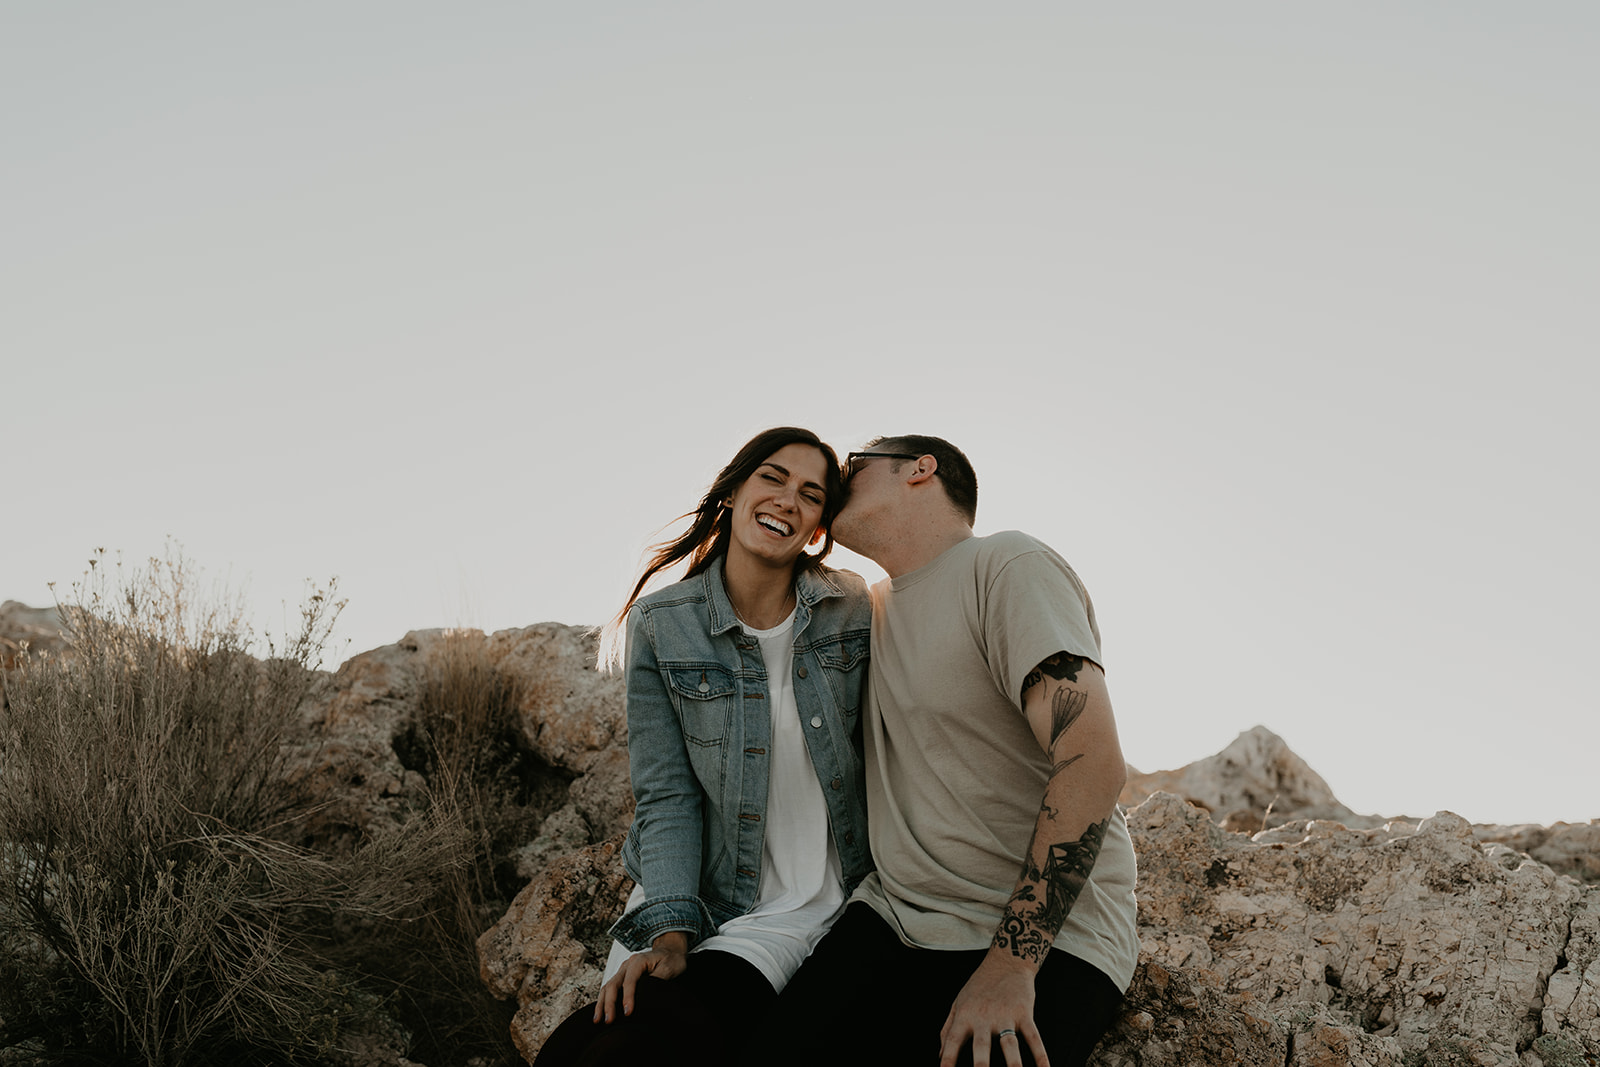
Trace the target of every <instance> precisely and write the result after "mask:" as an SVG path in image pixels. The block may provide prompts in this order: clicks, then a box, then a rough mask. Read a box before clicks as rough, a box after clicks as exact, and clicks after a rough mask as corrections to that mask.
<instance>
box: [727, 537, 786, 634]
mask: <svg viewBox="0 0 1600 1067" xmlns="http://www.w3.org/2000/svg"><path fill="white" fill-rule="evenodd" d="M722 583H723V586H724V588H725V589H726V590H727V592H728V600H729V601H730V602H732V604H733V613H734V614H735V615H737V616H738V617H739V621H740V622H742V623H744V624H745V625H746V626H748V627H750V628H751V629H752V630H770V629H772V628H773V627H774V626H776V625H778V624H779V623H780V622H782V621H783V620H784V619H786V618H788V617H789V611H790V609H791V608H793V607H794V571H793V569H791V568H788V567H783V568H775V567H767V566H763V565H761V564H759V563H756V562H755V561H753V560H749V559H744V558H738V559H736V558H734V556H733V555H732V554H730V555H729V556H728V558H727V559H726V560H724V561H723V566H722Z"/></svg>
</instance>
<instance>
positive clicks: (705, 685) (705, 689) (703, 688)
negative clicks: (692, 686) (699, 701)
mask: <svg viewBox="0 0 1600 1067" xmlns="http://www.w3.org/2000/svg"><path fill="white" fill-rule="evenodd" d="M700 692H702V693H709V692H711V683H710V682H701V683H700Z"/></svg>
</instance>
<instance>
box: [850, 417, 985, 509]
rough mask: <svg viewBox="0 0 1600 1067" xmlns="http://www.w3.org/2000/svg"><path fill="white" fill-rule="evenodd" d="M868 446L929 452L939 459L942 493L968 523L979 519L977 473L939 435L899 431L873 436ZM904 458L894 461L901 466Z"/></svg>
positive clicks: (968, 462) (896, 466)
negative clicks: (896, 433)
mask: <svg viewBox="0 0 1600 1067" xmlns="http://www.w3.org/2000/svg"><path fill="white" fill-rule="evenodd" d="M866 447H867V448H881V449H883V450H884V451H886V452H914V453H916V454H917V455H919V456H932V457H933V458H934V459H936V460H938V461H939V470H938V475H939V481H940V482H942V483H944V493H945V496H946V497H948V498H949V500H950V503H951V504H953V505H954V506H955V509H956V510H957V511H959V512H961V514H962V515H964V516H966V519H967V524H968V525H972V524H974V523H976V522H977V520H978V475H977V473H976V472H975V471H974V470H973V469H972V461H971V460H969V459H967V456H966V453H964V452H962V451H961V449H959V448H957V447H956V446H955V445H953V444H951V443H950V442H949V441H946V440H945V439H944V438H942V437H927V436H925V435H922V434H914V433H913V434H901V435H899V436H896V437H875V438H873V439H872V440H870V441H868V442H867V444H866ZM903 462H905V461H904V460H897V461H896V462H895V469H896V470H899V469H900V464H901V463H903Z"/></svg>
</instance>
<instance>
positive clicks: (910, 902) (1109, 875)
mask: <svg viewBox="0 0 1600 1067" xmlns="http://www.w3.org/2000/svg"><path fill="white" fill-rule="evenodd" d="M1063 651H1065V652H1069V653H1071V654H1072V655H1075V656H1082V657H1084V658H1085V659H1090V660H1093V661H1094V662H1095V663H1098V664H1101V665H1102V666H1103V665H1104V661H1103V660H1102V659H1101V655H1100V634H1099V631H1098V629H1097V628H1096V626H1095V622H1094V607H1093V605H1092V604H1091V603H1090V602H1089V594H1088V592H1087V591H1086V590H1085V589H1084V587H1083V583H1082V582H1081V581H1079V580H1078V576H1077V574H1075V573H1074V572H1073V570H1072V568H1071V567H1070V566H1068V565H1067V562H1066V561H1065V560H1064V559H1062V558H1061V557H1060V556H1059V555H1057V554H1056V553H1055V552H1054V551H1053V550H1052V549H1051V548H1050V547H1049V546H1048V545H1045V544H1044V543H1043V542H1041V541H1039V540H1037V539H1035V538H1033V537H1030V536H1028V535H1027V534H1024V533H1019V532H1017V531H1014V530H1012V531H1007V532H1005V533H997V534H993V535H990V536H988V537H973V538H969V539H968V540H966V541H963V542H961V543H960V544H958V545H956V546H955V547H953V548H951V549H949V550H948V551H946V552H944V553H943V554H942V555H940V556H939V557H938V558H937V559H935V560H934V561H933V562H931V563H928V564H927V565H925V566H923V567H920V568H918V569H917V570H915V571H912V572H911V573H909V574H903V575H901V576H900V577H899V578H894V579H888V580H885V581H882V582H879V583H878V584H877V585H875V586H873V588H872V667H871V676H870V681H869V684H868V689H867V705H866V707H867V713H866V716H865V720H864V723H865V727H864V733H865V744H866V772H867V814H868V824H869V826H870V828H871V833H872V855H873V859H874V860H876V862H877V865H878V869H877V871H875V872H874V873H873V874H871V875H869V876H868V877H867V879H866V880H865V881H864V882H863V883H862V884H861V886H860V887H859V888H858V889H857V890H856V892H855V896H854V898H853V899H856V900H861V901H865V902H866V903H867V904H869V905H871V907H872V908H873V909H874V910H875V911H876V912H877V913H878V914H879V915H881V916H883V918H884V920H885V921H886V922H888V923H889V924H890V925H891V926H893V927H894V928H895V929H896V930H897V931H898V932H899V935H900V938H901V940H902V941H904V942H905V943H907V944H909V945H917V946H921V947H925V948H944V949H984V948H988V947H989V942H990V940H991V939H992V938H993V936H994V932H995V928H996V926H998V925H999V922H1000V915H1001V913H1002V911H1003V910H1004V908H1005V905H1006V902H1007V901H1008V900H1009V899H1010V897H1011V891H1012V889H1013V888H1015V886H1016V882H1017V876H1018V874H1019V873H1020V871H1021V869H1022V858H1023V850H1024V849H1025V848H1026V847H1027V845H1028V841H1029V839H1030V838H1031V837H1032V835H1033V827H1034V822H1035V821H1036V820H1037V819H1038V817H1039V807H1040V804H1041V802H1042V801H1043V799H1044V789H1045V782H1046V781H1047V780H1048V779H1049V777H1050V771H1051V765H1050V761H1049V759H1048V758H1047V757H1046V755H1045V753H1044V751H1043V750H1042V749H1041V748H1040V747H1039V742H1038V741H1037V740H1036V739H1035V737H1034V735H1033V731H1032V730H1031V729H1029V727H1028V720H1027V717H1026V716H1025V715H1024V714H1023V712H1022V708H1021V705H1020V703H1019V701H1020V698H1021V693H1022V680H1023V678H1024V677H1026V676H1027V674H1028V672H1029V671H1031V670H1032V669H1033V668H1034V667H1036V666H1038V665H1039V663H1040V662H1041V661H1043V660H1044V659H1046V658H1048V657H1049V656H1051V655H1054V654H1055V653H1057V652H1063ZM1135 877H1136V870H1135V863H1134V855H1133V843H1132V841H1131V840H1130V839H1129V837H1128V827H1127V823H1126V822H1124V821H1123V818H1122V813H1121V811H1120V810H1116V811H1113V813H1112V815H1111V819H1110V821H1109V823H1108V824H1107V828H1106V836H1105V841H1104V843H1103V844H1102V846H1101V849H1100V856H1099V858H1098V860H1097V861H1096V862H1095V865H1094V869H1093V871H1092V873H1091V875H1090V878H1089V882H1088V884H1087V885H1085V886H1084V888H1083V891H1082V892H1081V893H1080V894H1079V896H1078V899H1077V901H1076V902H1075V903H1074V905H1073V908H1072V911H1071V913H1070V914H1069V915H1068V916H1067V921H1066V923H1065V925H1063V926H1062V928H1061V933H1060V934H1059V935H1058V936H1057V937H1056V941H1055V947H1057V948H1059V949H1063V950H1065V951H1066V952H1069V953H1071V954H1072V955H1074V956H1077V957H1079V958H1080V959H1083V960H1085V961H1087V962H1089V963H1091V964H1093V965H1094V966H1096V967H1098V968H1099V969H1100V970H1102V971H1104V972H1105V973H1106V975H1107V976H1109V977H1110V978H1111V980H1112V981H1113V982H1115V983H1116V984H1117V985H1118V987H1119V988H1121V989H1123V990H1126V989H1127V988H1128V985H1129V984H1130V983H1131V982H1132V980H1133V970H1134V966H1135V964H1136V963H1137V962H1138V952H1139V945H1138V936H1137V932H1136V919H1137V909H1136V907H1135V904H1134V896H1133V889H1134V882H1135Z"/></svg>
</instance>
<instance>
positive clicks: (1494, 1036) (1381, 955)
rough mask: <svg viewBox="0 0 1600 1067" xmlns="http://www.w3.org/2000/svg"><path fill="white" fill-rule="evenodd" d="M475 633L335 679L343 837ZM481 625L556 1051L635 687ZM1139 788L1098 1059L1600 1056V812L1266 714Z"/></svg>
mask: <svg viewBox="0 0 1600 1067" xmlns="http://www.w3.org/2000/svg"><path fill="white" fill-rule="evenodd" d="M18 608H21V606H20V605H14V604H9V603H8V604H7V605H6V606H5V608H4V609H0V635H3V636H6V637H10V638H11V639H12V640H14V641H16V640H19V639H18V638H17V637H15V635H16V634H17V633H19V632H20V631H19V629H18V628H17V627H18V626H20V625H27V626H40V625H43V626H46V627H48V626H49V625H50V623H49V621H48V620H45V621H44V622H42V623H41V622H39V621H38V619H37V618H36V617H35V616H32V615H27V614H22V613H19V612H18V611H17V609H18ZM29 610H31V609H22V611H23V612H27V611H29ZM8 613H9V614H8ZM8 618H9V619H11V620H18V619H20V620H22V622H21V623H18V622H16V621H12V622H11V623H7V621H6V620H7V619H8ZM8 625H9V626H10V627H11V628H9V629H8V628H6V627H7V626H8ZM29 633H34V631H29ZM28 639H29V640H30V641H32V640H35V639H39V635H37V634H36V633H35V635H34V636H32V637H29V638H28ZM453 639H454V638H452V636H451V635H450V634H449V633H447V632H446V631H440V630H430V631H417V632H414V633H410V634H407V635H406V636H405V637H404V638H403V639H402V640H401V641H400V642H398V643H397V644H394V645H387V646H384V647H382V648H378V649H373V650H371V651H369V652H365V653H362V654H361V655H358V656H355V657H353V658H352V659H350V660H349V661H348V662H346V663H345V664H344V665H343V666H342V667H340V668H339V670H338V671H337V672H336V673H333V674H330V675H324V676H321V677H320V678H319V679H318V683H317V687H316V690H315V692H314V694H313V697H312V698H311V699H310V700H309V701H308V702H307V703H306V705H305V706H304V708H303V714H304V720H303V721H304V727H305V738H304V741H303V744H302V745H301V747H300V750H299V752H298V753H297V762H296V768H297V773H299V774H301V775H303V776H305V778H306V780H307V781H308V782H310V783H312V784H313V785H315V786H316V788H317V789H318V790H319V791H320V792H321V793H322V796H323V799H324V801H325V807H324V809H323V814H322V816H321V819H322V821H321V823H320V824H319V826H318V827H317V830H316V832H317V834H318V837H319V838H320V843H324V844H328V843H332V844H335V845H336V844H337V843H338V842H339V841H340V840H342V839H343V838H345V837H350V838H354V837H356V836H359V835H361V834H363V833H366V832H368V831H370V830H373V829H375V828H378V827H380V826H383V825H398V824H402V823H403V822H404V821H405V820H406V818H407V817H408V815H409V814H410V813H411V812H412V811H413V810H414V809H415V808H417V807H418V806H419V804H420V800H421V791H422V790H424V789H425V788H426V781H425V779H424V778H423V776H422V774H421V773H419V769H418V766H417V759H416V755H415V748H416V741H415V737H414V732H415V730H416V727H417V724H418V722H419V721H420V720H421V718H422V712H421V701H422V700H423V692H424V681H425V678H426V676H427V672H428V669H429V664H430V663H434V662H436V661H437V659H438V657H439V656H441V655H443V654H445V653H446V652H447V651H448V648H447V646H448V644H449V642H450V641H451V640H453ZM475 641H476V642H477V647H478V649H479V651H480V652H481V653H482V655H483V656H484V657H485V661H486V662H487V663H489V664H491V665H492V666H494V667H495V668H496V669H497V670H503V671H504V672H506V673H507V674H509V675H511V676H514V677H515V678H516V679H518V684H517V686H516V691H515V693H516V695H515V701H516V709H517V720H518V723H519V726H520V733H521V742H520V743H521V745H522V746H523V748H524V749H525V753H526V755H527V756H528V757H529V760H530V766H531V767H532V768H533V769H532V771H531V772H530V773H531V774H532V776H533V777H534V778H536V779H537V781H536V782H535V787H534V788H533V790H532V793H533V795H534V797H535V804H536V806H537V811H538V814H539V816H540V818H539V822H538V830H537V832H536V833H534V834H532V835H531V837H530V839H529V840H528V841H527V842H526V843H525V844H524V845H523V846H522V847H521V848H520V849H519V850H518V852H517V853H516V854H515V855H514V856H508V857H505V858H504V861H505V863H507V864H509V865H511V866H512V867H513V868H514V869H515V870H516V871H517V872H518V873H519V875H520V877H521V878H522V879H523V881H524V882H525V885H524V887H523V889H522V891H521V892H520V893H519V894H518V895H517V896H516V899H515V901H514V902H513V903H512V904H511V906H510V907H509V909H508V910H507V911H506V913H505V915H504V916H503V917H501V918H500V920H499V921H498V922H496V923H494V924H493V926H492V927H491V928H490V929H488V930H487V931H486V932H485V933H484V934H483V935H482V937H481V938H480V939H479V942H478V949H479V958H480V963H481V976H482V979H483V981H484V983H485V984H486V985H487V986H488V988H489V989H490V990H491V991H492V992H493V993H494V994H495V995H496V996H498V997H501V998H503V999H506V1000H510V1001H514V1002H515V1003H516V1005H517V1012H516V1016H515V1019H514V1022H513V1036H514V1039H515V1041H516V1043H517V1046H518V1048H519V1049H520V1050H521V1051H522V1052H523V1054H524V1055H525V1056H527V1057H528V1058H529V1059H531V1058H532V1056H533V1055H534V1053H535V1052H536V1051H537V1049H538V1048H539V1046H540V1044H541V1043H542V1041H543V1040H544V1038H545V1036H546V1035H547V1034H548V1033H549V1031H550V1030H551V1029H552V1028H553V1027H554V1026H555V1025H556V1024H557V1023H559V1022H560V1020H561V1019H563V1018H564V1017H565V1016H566V1015H567V1014H569V1013H570V1012H571V1011H572V1010H573V1009H575V1008H576V1007H578V1006H580V1005H581V1004H583V1003H585V1002H587V1001H588V1000H590V999H592V998H593V996H594V994H595V991H596V990H597V988H598V985H599V978H600V973H601V967H602V966H603V964H604V960H605V957H606V953H607V951H608V949H609V940H608V937H607V934H606V930H607V928H608V927H609V925H610V924H611V922H612V921H614V920H615V918H616V917H617V916H618V915H619V914H620V912H621V910H622V907H623V903H624V901H625V899H626V897H627V894H628V892H629V890H630V889H631V888H632V887H631V884H630V883H629V881H628V879H627V877H626V876H625V875H624V874H623V872H622V870H621V866H620V863H619V862H618V857H617V851H618V848H619V847H620V842H621V835H622V833H623V831H624V830H625V829H626V827H627V826H628V824H629V822H630V821H631V818H632V813H633V802H632V797H631V793H630V791H629V788H628V780H627V757H626V743H627V729H626V721H625V716H624V695H623V690H622V683H621V681H620V679H619V678H617V677H616V676H612V675H602V674H599V673H597V672H596V671H595V670H594V669H593V667H594V656H595V644H594V639H593V637H592V635H591V634H590V633H589V632H588V631H587V630H585V629H581V628H576V627H569V626H562V625H559V624H555V623H542V624H539V625H535V626H529V627H525V628H522V629H515V630H506V631H501V632H499V633H495V634H489V635H476V637H475ZM36 647H37V646H36ZM1122 800H1123V803H1124V805H1125V807H1126V809H1127V817H1128V822H1129V828H1130V831H1131V832H1132V834H1133V838H1134V843H1135V846H1136V848H1137V850H1138V854H1139V864H1140V877H1139V889H1138V892H1139V935H1140V960H1139V966H1138V972H1137V975H1136V977H1135V980H1134V983H1133V986H1132V988H1131V989H1130V991H1129V995H1128V999H1127V1002H1126V1004H1125V1006H1124V1011H1123V1013H1122V1016H1121V1018H1120V1020H1119V1022H1118V1023H1117V1024H1116V1026H1115V1027H1114V1028H1113V1030H1112V1031H1111V1033H1110V1034H1108V1035H1107V1037H1106V1040H1105V1041H1104V1042H1103V1043H1102V1045H1101V1048H1100V1049H1099V1051H1098V1052H1097V1053H1096V1055H1095V1058H1094V1060H1093V1061H1092V1062H1093V1063H1095V1064H1097V1065H1098V1067H1180V1065H1181V1067H1193V1065H1207V1064H1251V1065H1254V1064H1260V1065H1263V1067H1266V1065H1271V1067H1278V1065H1280V1064H1286V1065H1289V1067H1341V1065H1366V1067H1379V1065H1382V1067H1423V1065H1427V1064H1445V1065H1452V1067H1455V1065H1469V1064H1479V1065H1505V1067H1510V1065H1513V1064H1515V1065H1517V1067H1540V1065H1544V1067H1577V1065H1581V1064H1585V1063H1589V1064H1595V1063H1600V885H1597V884H1596V883H1597V882H1600V822H1590V823H1558V824H1555V825H1554V826H1549V827H1541V826H1476V827H1474V826H1470V825H1468V824H1467V823H1466V822H1465V821H1464V820H1462V819H1460V818H1458V817H1456V816H1454V815H1452V814H1450V813H1448V812H1440V813H1437V814H1435V815H1434V816H1433V817H1432V818H1428V819H1424V820H1412V819H1384V818H1379V817H1375V816H1363V815H1359V814H1357V813H1354V812H1351V811H1350V810H1349V809H1348V808H1346V807H1345V806H1344V805H1342V804H1341V803H1340V802H1339V801H1338V799H1337V798H1336V797H1335V796H1334V794H1333V791H1332V789H1331V788H1330V787H1329V786H1328V784H1327V782H1325V781H1324V780H1323V779H1322V778H1321V777H1320V776H1319V775H1317V774H1316V772H1315V771H1313V770H1312V769H1311V768H1310V767H1309V766H1308V765H1307V764H1306V763H1305V761H1304V760H1302V759H1300V757H1298V756H1297V755H1296V754H1295V753H1293V752H1292V751H1290V749H1289V748H1288V746H1287V745H1286V744H1285V743H1284V742H1283V740H1282V739H1281V738H1279V737H1277V736H1276V735H1275V734H1273V733H1272V732H1271V731H1269V730H1266V729H1264V728H1261V727H1257V728H1256V729H1254V730H1251V731H1248V732H1246V733H1245V734H1242V735H1240V736H1239V737H1238V738H1236V739H1235V740H1234V741H1233V742H1232V743H1230V744H1229V745H1228V746H1227V747H1226V748H1224V749H1223V750H1222V751H1221V752H1219V753H1217V754H1216V755H1214V756H1211V757H1208V758H1206V759H1203V760H1200V761H1197V762H1196V763H1193V764H1190V765H1188V766H1186V767H1182V768H1178V769H1176V770H1170V771H1157V772H1152V773H1149V774H1141V773H1138V772H1130V778H1129V783H1128V788H1127V790H1126V791H1125V793H1124V794H1123V797H1122Z"/></svg>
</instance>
